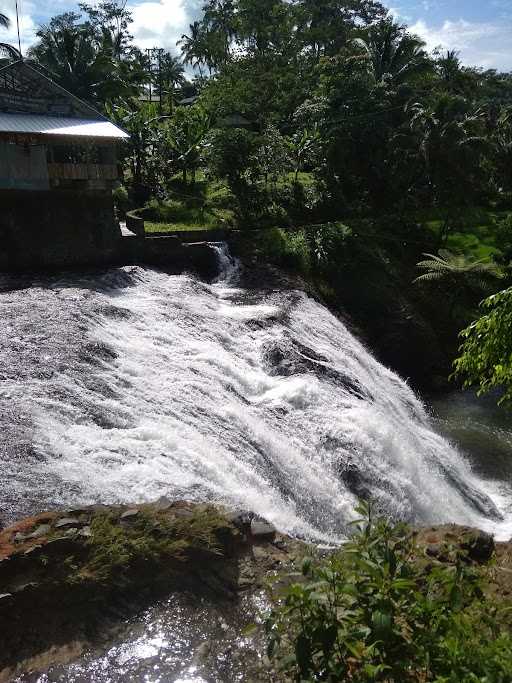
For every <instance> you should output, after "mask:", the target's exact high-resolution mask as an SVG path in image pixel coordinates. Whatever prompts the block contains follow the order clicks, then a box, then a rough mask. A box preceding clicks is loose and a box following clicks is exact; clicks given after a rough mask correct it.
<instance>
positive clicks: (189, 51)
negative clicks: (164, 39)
mask: <svg viewBox="0 0 512 683" xmlns="http://www.w3.org/2000/svg"><path fill="white" fill-rule="evenodd" d="M189 28H190V35H189V36H188V35H186V34H183V35H182V36H181V40H179V41H178V42H177V43H176V44H177V45H179V46H180V47H181V52H182V54H183V63H184V64H190V66H191V67H193V68H194V69H199V73H200V75H201V76H202V75H203V74H202V70H201V66H202V64H204V63H205V54H204V49H203V30H202V27H201V24H200V22H199V21H194V23H193V24H190V26H189Z"/></svg>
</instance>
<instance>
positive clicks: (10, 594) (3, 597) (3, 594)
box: [0, 593, 12, 602]
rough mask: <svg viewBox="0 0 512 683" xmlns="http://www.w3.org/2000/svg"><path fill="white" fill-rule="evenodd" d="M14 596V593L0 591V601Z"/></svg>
mask: <svg viewBox="0 0 512 683" xmlns="http://www.w3.org/2000/svg"><path fill="white" fill-rule="evenodd" d="M9 598H12V593H0V602H2V601H5V600H8V599H9Z"/></svg>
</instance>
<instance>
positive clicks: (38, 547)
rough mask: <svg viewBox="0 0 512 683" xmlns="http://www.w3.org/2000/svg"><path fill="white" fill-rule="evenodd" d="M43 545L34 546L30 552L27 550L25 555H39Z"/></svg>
mask: <svg viewBox="0 0 512 683" xmlns="http://www.w3.org/2000/svg"><path fill="white" fill-rule="evenodd" d="M42 547H43V546H42V545H33V546H32V547H31V548H29V549H28V550H25V552H24V553H23V554H24V555H33V554H34V553H35V554H36V555H37V553H38V552H39V551H40V550H41V549H42Z"/></svg>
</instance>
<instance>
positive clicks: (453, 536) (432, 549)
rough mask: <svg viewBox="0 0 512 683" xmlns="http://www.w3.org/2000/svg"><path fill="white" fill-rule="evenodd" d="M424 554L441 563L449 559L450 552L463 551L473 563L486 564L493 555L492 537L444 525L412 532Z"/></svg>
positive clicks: (464, 528)
mask: <svg viewBox="0 0 512 683" xmlns="http://www.w3.org/2000/svg"><path fill="white" fill-rule="evenodd" d="M414 535H415V536H416V541H417V543H418V545H419V546H420V547H423V548H424V550H425V553H426V554H427V555H429V556H430V557H435V558H437V559H438V560H439V561H441V562H446V561H448V560H449V559H450V556H451V551H452V550H453V551H463V552H464V553H466V555H467V557H468V558H469V559H470V560H472V561H473V562H478V563H482V564H483V563H485V562H488V561H489V560H490V559H491V557H492V556H493V554H494V551H495V544H494V539H493V537H492V536H491V535H490V534H488V533H486V532H485V531H480V530H479V529H473V528H472V527H467V526H457V525H455V524H444V525H441V526H434V527H430V528H427V529H417V530H416V531H415V532H414Z"/></svg>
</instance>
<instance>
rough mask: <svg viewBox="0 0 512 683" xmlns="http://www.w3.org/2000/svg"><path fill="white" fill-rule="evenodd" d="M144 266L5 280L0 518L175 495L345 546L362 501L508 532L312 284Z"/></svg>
mask: <svg viewBox="0 0 512 683" xmlns="http://www.w3.org/2000/svg"><path fill="white" fill-rule="evenodd" d="M210 249H211V250H212V251H213V253H215V254H216V259H217V263H218V266H219V267H220V268H221V274H220V276H219V277H218V279H217V280H216V281H214V282H213V283H210V284H209V283H208V282H205V281H203V280H201V279H199V278H198V277H196V276H194V275H190V274H180V275H170V274H169V273H168V272H163V271H162V270H157V269H154V268H150V267H142V266H131V267H122V268H110V269H107V270H105V271H102V272H94V273H91V272H90V273H84V274H77V273H71V272H70V273H67V274H66V273H63V274H60V275H53V276H47V277H45V276H39V277H38V278H37V279H33V278H30V277H27V276H25V278H21V277H16V276H3V278H2V283H1V294H0V306H1V311H2V319H3V320H4V325H3V328H2V330H1V331H0V351H1V353H0V375H1V376H2V379H3V381H2V384H1V386H0V415H1V417H0V420H1V422H2V424H1V425H0V427H1V428H0V460H1V467H0V487H1V490H2V491H3V494H4V495H3V501H4V502H3V505H4V508H3V510H2V515H3V517H4V521H8V520H12V519H14V518H17V517H20V516H21V515H23V514H30V513H32V512H34V511H37V510H42V509H51V508H55V507H60V506H69V505H82V504H89V503H99V502H103V503H114V502H134V501H144V500H147V501H151V500H156V499H157V498H158V497H159V496H161V495H165V496H168V497H171V498H175V499H189V500H196V501H204V500H209V501H214V502H220V503H227V504H229V505H230V506H232V507H235V508H238V509H242V510H243V509H247V510H252V511H254V512H256V513H258V514H260V515H261V516H262V517H265V518H266V519H269V520H270V521H271V522H273V523H274V524H275V525H276V526H277V527H278V528H279V529H280V530H282V531H285V532H288V533H290V534H293V535H297V536H300V537H304V538H309V539H314V540H317V541H323V542H328V543H333V542H334V543H335V542H338V541H340V540H341V539H342V538H343V537H344V534H345V529H346V524H347V523H348V522H349V521H350V520H351V518H352V516H353V508H354V505H355V504H356V501H357V499H358V498H359V497H370V498H371V499H373V500H374V501H375V503H376V505H377V506H378V508H379V509H380V510H382V511H385V512H386V513H387V514H389V515H391V516H393V517H396V518H401V519H406V520H410V521H414V522H422V523H426V524H429V523H437V522H443V521H450V522H458V523H466V524H471V525H474V526H477V527H480V528H484V529H490V530H493V531H496V532H498V534H500V533H502V534H503V535H505V534H507V533H508V531H507V529H508V527H509V523H508V517H507V509H508V507H509V505H510V500H508V499H505V498H504V497H503V496H502V494H501V493H500V488H499V483H497V482H495V481H492V480H488V479H485V478H483V477H482V476H479V475H477V474H476V473H475V472H474V471H473V469H472V467H471V465H470V463H469V461H468V460H467V459H466V457H465V456H464V454H463V453H461V452H460V451H459V450H458V449H457V448H456V447H455V446H454V445H453V444H452V443H450V442H449V441H447V440H446V439H445V438H443V437H442V436H440V435H439V434H438V433H436V431H435V429H434V425H433V423H432V420H431V419H430V417H429V416H428V415H427V413H426V411H425V408H424V406H423V405H422V403H421V402H420V401H419V400H418V398H417V397H416V396H415V395H414V393H413V391H412V390H411V389H410V388H409V387H408V386H407V384H406V383H405V382H403V381H402V380H401V379H400V378H399V377H398V376H397V375H395V374H394V373H393V372H391V371H390V370H388V369H386V368H385V367H383V366H382V365H381V364H379V363H378V362H377V361H376V360H375V359H374V358H373V357H372V355H371V354H370V353H369V352H368V350H367V349H366V348H365V347H364V346H363V345H362V344H361V343H360V342H359V341H358V340H357V339H356V338H355V337H354V336H353V334H351V332H350V331H349V329H348V328H347V327H346V326H345V325H344V324H343V323H342V322H341V321H340V320H338V319H337V318H335V317H334V316H333V315H332V314H331V313H330V312H329V311H328V310H327V309H326V308H324V307H323V306H322V305H321V304H319V303H318V302H316V301H315V300H313V299H312V298H310V297H308V296H307V295H306V294H305V293H303V292H301V291H298V290H294V289H290V288H289V287H286V286H283V287H282V288H280V289H278V288H275V287H274V288H273V289H271V290H269V289H266V288H265V286H264V283H262V286H261V287H260V288H258V289H255V288H251V289H247V288H245V287H244V283H243V270H241V267H240V264H238V263H237V262H236V261H235V260H234V259H233V258H232V257H231V256H230V255H229V252H228V251H227V248H226V246H225V245H222V244H217V245H211V246H210Z"/></svg>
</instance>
